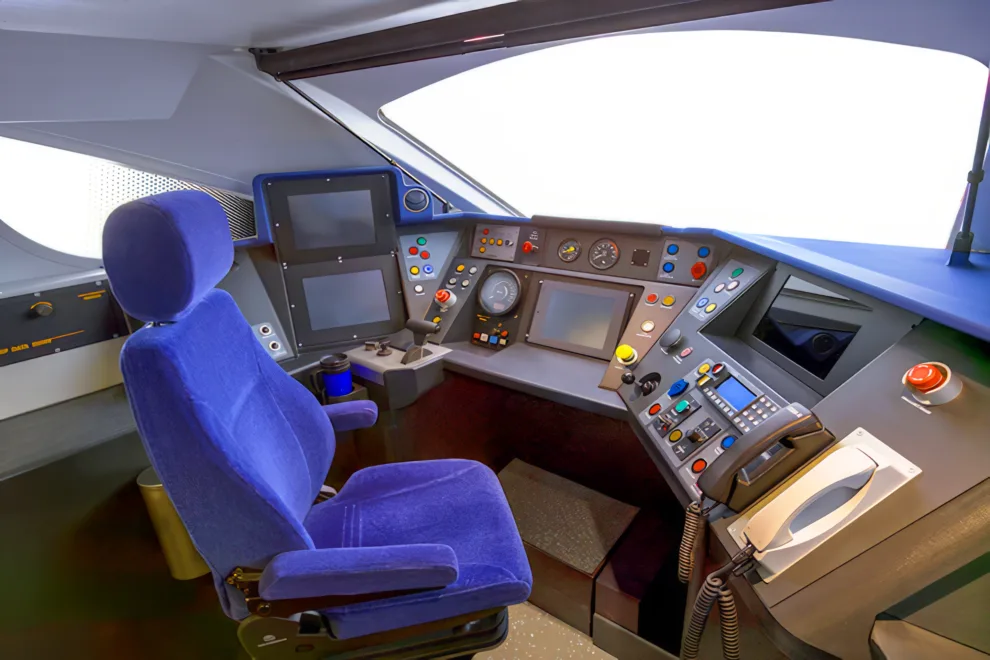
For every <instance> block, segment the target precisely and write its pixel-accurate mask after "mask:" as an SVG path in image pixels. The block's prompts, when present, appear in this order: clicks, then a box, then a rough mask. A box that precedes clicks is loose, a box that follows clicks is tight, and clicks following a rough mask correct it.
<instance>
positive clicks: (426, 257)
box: [419, 250, 430, 259]
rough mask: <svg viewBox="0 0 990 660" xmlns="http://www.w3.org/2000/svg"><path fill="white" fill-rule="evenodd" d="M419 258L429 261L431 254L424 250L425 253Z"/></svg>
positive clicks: (421, 253)
mask: <svg viewBox="0 0 990 660" xmlns="http://www.w3.org/2000/svg"><path fill="white" fill-rule="evenodd" d="M419 256H421V257H423V258H424V259H429V258H430V253H429V252H427V251H426V250H424V251H422V252H420V254H419Z"/></svg>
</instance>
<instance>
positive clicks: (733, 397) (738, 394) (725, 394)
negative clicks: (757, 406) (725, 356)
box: [715, 376, 756, 410]
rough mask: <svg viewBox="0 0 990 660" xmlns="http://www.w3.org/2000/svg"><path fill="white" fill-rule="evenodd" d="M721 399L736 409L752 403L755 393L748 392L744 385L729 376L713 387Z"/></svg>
mask: <svg viewBox="0 0 990 660" xmlns="http://www.w3.org/2000/svg"><path fill="white" fill-rule="evenodd" d="M715 391H716V392H718V395H719V396H720V397H722V401H725V402H726V403H727V404H729V405H730V406H732V407H733V408H734V409H736V410H742V409H743V408H745V407H746V406H748V405H749V404H751V403H753V399H755V398H756V395H755V394H753V393H752V392H750V391H749V390H748V389H747V388H746V386H745V385H743V384H742V383H740V382H739V381H738V380H736V378H735V376H729V377H728V378H726V379H725V380H724V381H722V384H721V385H719V386H718V387H716V388H715Z"/></svg>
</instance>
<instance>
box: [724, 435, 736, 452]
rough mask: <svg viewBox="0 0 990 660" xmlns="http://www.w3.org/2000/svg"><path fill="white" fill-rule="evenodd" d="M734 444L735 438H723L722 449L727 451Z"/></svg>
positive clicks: (731, 436)
mask: <svg viewBox="0 0 990 660" xmlns="http://www.w3.org/2000/svg"><path fill="white" fill-rule="evenodd" d="M734 444H736V436H734V435H727V436H725V437H724V438H722V449H728V448H729V447H731V446H732V445H734Z"/></svg>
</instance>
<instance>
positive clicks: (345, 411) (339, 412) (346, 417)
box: [323, 401, 378, 433]
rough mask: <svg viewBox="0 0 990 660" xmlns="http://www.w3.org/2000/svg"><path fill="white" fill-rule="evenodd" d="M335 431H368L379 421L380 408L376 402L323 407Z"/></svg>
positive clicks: (348, 402) (355, 402) (347, 402)
mask: <svg viewBox="0 0 990 660" xmlns="http://www.w3.org/2000/svg"><path fill="white" fill-rule="evenodd" d="M323 410H324V411H325V412H326V413H327V417H329V418H330V424H332V425H333V430H334V431H336V432H338V433H343V432H344V431H353V430H355V429H367V428H371V427H372V426H374V425H375V422H376V421H378V406H377V405H376V404H375V402H374V401H345V402H343V403H332V404H330V405H329V406H323Z"/></svg>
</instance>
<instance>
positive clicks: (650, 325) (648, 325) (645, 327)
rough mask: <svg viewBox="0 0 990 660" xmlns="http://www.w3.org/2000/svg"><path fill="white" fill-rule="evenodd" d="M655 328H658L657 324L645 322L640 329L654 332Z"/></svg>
mask: <svg viewBox="0 0 990 660" xmlns="http://www.w3.org/2000/svg"><path fill="white" fill-rule="evenodd" d="M655 327H657V324H656V323H654V322H653V321H643V324H642V325H641V326H639V329H640V330H642V331H643V332H653V329H654V328H655Z"/></svg>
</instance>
